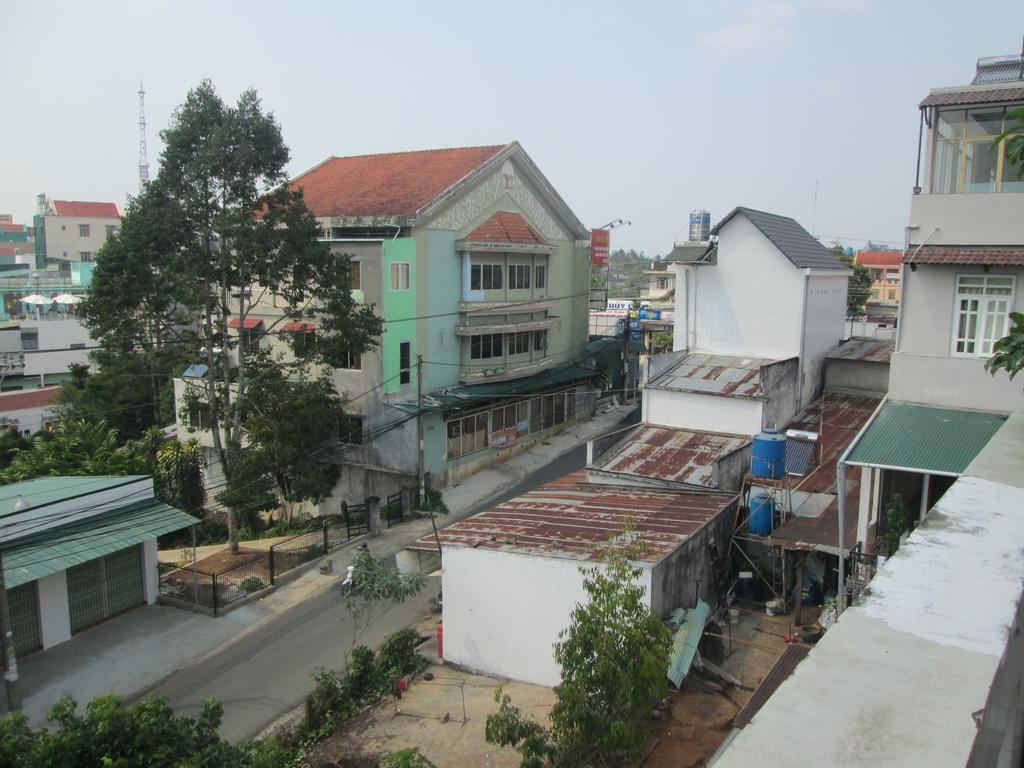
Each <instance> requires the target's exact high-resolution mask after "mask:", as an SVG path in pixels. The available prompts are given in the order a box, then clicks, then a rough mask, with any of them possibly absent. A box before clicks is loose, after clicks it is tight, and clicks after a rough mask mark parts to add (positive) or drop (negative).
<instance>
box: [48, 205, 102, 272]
mask: <svg viewBox="0 0 1024 768" xmlns="http://www.w3.org/2000/svg"><path fill="white" fill-rule="evenodd" d="M79 224H88V225H89V235H88V236H87V237H81V236H80V235H79V234H78V232H79V229H78V225H79ZM107 225H111V226H113V227H115V228H116V229H120V228H121V219H119V218H112V219H94V218H88V217H83V216H54V215H49V216H45V217H44V219H43V232H44V235H45V238H46V256H47V257H48V258H51V259H69V260H71V261H81V256H80V254H81V253H82V252H83V251H86V252H88V253H91V254H92V258H93V261H95V260H96V251H98V250H99V249H100V247H101V246H102V245H103V243H104V242H106V240H107Z"/></svg>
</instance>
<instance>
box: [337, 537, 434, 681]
mask: <svg viewBox="0 0 1024 768" xmlns="http://www.w3.org/2000/svg"><path fill="white" fill-rule="evenodd" d="M352 566H353V569H352V580H353V581H354V582H355V589H353V590H352V591H351V592H349V594H347V595H345V598H344V606H345V610H346V612H347V613H348V615H349V616H350V617H351V619H352V642H351V643H350V644H349V648H348V650H347V651H346V652H345V659H346V661H347V660H348V657H349V654H351V653H352V649H353V648H355V647H356V644H357V643H358V642H359V640H360V638H362V636H363V635H364V634H365V633H366V630H367V629H369V628H370V625H371V624H372V623H373V619H374V617H375V615H376V611H377V609H378V608H381V607H383V608H385V609H386V608H390V607H392V606H395V605H399V604H401V603H404V602H405V601H406V600H408V599H409V598H410V597H412V596H413V595H415V594H417V593H418V592H419V591H420V590H421V589H423V585H424V584H426V583H427V577H426V575H425V574H423V573H420V572H419V571H413V572H411V573H402V572H401V571H399V570H398V569H397V568H393V567H392V566H391V565H389V564H388V561H387V559H386V558H383V557H378V556H376V555H371V554H370V553H369V552H360V553H359V554H358V555H356V558H355V560H354V561H353V562H352Z"/></svg>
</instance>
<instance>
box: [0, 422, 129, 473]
mask: <svg viewBox="0 0 1024 768" xmlns="http://www.w3.org/2000/svg"><path fill="white" fill-rule="evenodd" d="M147 470H148V465H147V462H146V457H145V455H144V453H142V452H140V451H139V450H137V449H136V448H135V447H134V446H133V447H120V446H119V444H118V438H117V430H116V429H114V428H113V427H111V426H109V425H108V424H107V423H106V422H102V421H99V422H88V421H82V420H76V421H62V422H61V423H60V424H59V425H58V426H57V429H56V431H55V433H54V434H53V436H52V437H49V436H43V435H36V437H35V438H33V440H32V447H31V449H29V450H21V451H17V452H16V453H15V455H14V458H13V459H12V461H11V464H10V466H9V467H7V469H5V470H4V471H3V473H2V474H0V477H2V478H3V481H4V482H5V483H16V482H20V481H22V480H31V479H32V478H34V477H47V476H55V475H73V476H80V475H132V474H146V473H147Z"/></svg>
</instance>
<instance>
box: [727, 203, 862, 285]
mask: <svg viewBox="0 0 1024 768" xmlns="http://www.w3.org/2000/svg"><path fill="white" fill-rule="evenodd" d="M737 215H742V216H743V217H744V218H745V219H746V220H747V221H749V222H750V223H751V224H753V225H754V226H755V227H756V228H757V229H758V231H760V232H761V234H762V235H764V236H765V238H767V239H768V241H769V242H770V243H771V244H772V245H774V246H775V248H776V249H777V250H778V251H779V253H781V254H782V255H783V256H785V257H786V258H787V259H788V260H789V262H790V263H791V264H792V265H793V266H794V267H796V268H797V269H835V270H841V271H848V270H847V268H846V265H844V264H843V263H842V262H841V261H839V260H838V259H837V258H836V257H835V254H833V253H832V252H831V251H830V250H829V249H828V248H826V247H825V246H823V245H822V244H821V243H820V242H818V241H817V240H816V239H815V238H814V237H813V236H812V235H811V233H810V232H808V231H807V230H806V229H804V228H803V227H801V226H800V225H799V224H798V223H797V222H796V220H795V219H791V218H789V217H788V216H779V215H778V214H776V213H766V212H765V211H758V210H754V209H753V208H746V207H744V206H738V207H736V208H734V209H733V210H732V211H731V212H730V213H729V215H728V216H726V217H725V218H724V219H722V220H721V221H720V222H719V223H718V224H716V225H715V228H714V229H712V230H711V234H712V235H717V234H718V233H719V232H720V231H721V230H722V228H723V227H724V226H725V225H726V224H728V223H729V222H730V221H731V220H732V219H733V218H734V217H735V216H737Z"/></svg>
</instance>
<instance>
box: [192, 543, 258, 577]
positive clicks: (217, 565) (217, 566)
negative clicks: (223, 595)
mask: <svg viewBox="0 0 1024 768" xmlns="http://www.w3.org/2000/svg"><path fill="white" fill-rule="evenodd" d="M266 556H267V553H266V552H264V551H261V550H259V549H249V548H247V547H239V548H238V552H237V553H236V554H231V550H230V549H228V548H227V547H225V548H224V549H222V550H221V551H220V552H217V553H215V554H213V555H210V556H209V557H204V558H203V559H201V560H198V561H197V562H196V569H197V570H199V571H202V572H203V573H207V574H213V573H217V574H220V573H224V571H229V570H231V569H232V568H234V567H236V566H239V565H242V564H244V563H251V562H252V561H254V560H259V559H260V558H266ZM190 567H191V566H190Z"/></svg>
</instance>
